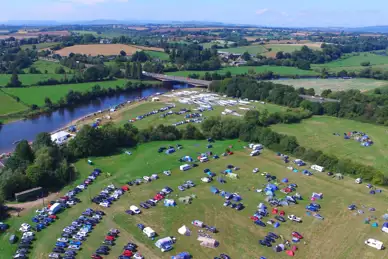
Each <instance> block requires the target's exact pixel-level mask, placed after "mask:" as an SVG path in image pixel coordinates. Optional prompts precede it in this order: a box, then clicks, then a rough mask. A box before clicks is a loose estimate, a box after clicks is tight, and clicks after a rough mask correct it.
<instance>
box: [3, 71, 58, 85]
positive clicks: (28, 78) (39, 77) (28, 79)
mask: <svg viewBox="0 0 388 259" xmlns="http://www.w3.org/2000/svg"><path fill="white" fill-rule="evenodd" d="M43 72H44V71H43ZM11 76H12V75H8V74H0V87H1V86H2V87H4V86H6V85H7V84H8V83H9V81H10V79H11ZM18 77H19V80H20V82H22V84H23V85H24V86H31V85H36V84H37V83H38V82H39V81H45V80H47V79H50V78H54V79H57V80H60V79H62V78H64V75H58V74H19V75H18Z"/></svg>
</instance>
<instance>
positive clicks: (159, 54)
mask: <svg viewBox="0 0 388 259" xmlns="http://www.w3.org/2000/svg"><path fill="white" fill-rule="evenodd" d="M144 52H145V53H147V54H148V55H150V56H151V58H158V59H160V60H169V59H170V56H169V55H168V54H167V53H165V52H160V51H152V50H146V51H144Z"/></svg>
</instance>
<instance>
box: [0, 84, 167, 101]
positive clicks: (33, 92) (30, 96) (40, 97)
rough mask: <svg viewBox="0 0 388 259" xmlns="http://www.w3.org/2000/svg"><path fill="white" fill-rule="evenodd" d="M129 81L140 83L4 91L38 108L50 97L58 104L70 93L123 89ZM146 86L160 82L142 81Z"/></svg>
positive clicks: (44, 87)
mask: <svg viewBox="0 0 388 259" xmlns="http://www.w3.org/2000/svg"><path fill="white" fill-rule="evenodd" d="M128 81H131V82H140V81H138V80H124V79H117V80H114V81H102V82H90V83H80V84H65V85H54V86H34V87H27V88H4V91H5V92H7V93H9V94H12V95H15V96H18V97H19V98H20V100H22V101H23V102H25V103H27V104H29V105H31V104H36V105H38V106H41V105H44V99H45V98H46V97H49V98H50V99H51V101H52V102H54V103H56V102H58V101H59V99H60V98H61V97H65V96H66V94H67V93H68V92H69V91H70V90H73V91H78V92H87V91H89V90H91V89H92V88H93V86H95V85H99V86H101V88H105V89H107V88H116V86H120V87H123V86H124V85H125V84H126V83H127V82H128ZM142 82H143V83H145V84H148V83H151V84H160V82H158V81H142Z"/></svg>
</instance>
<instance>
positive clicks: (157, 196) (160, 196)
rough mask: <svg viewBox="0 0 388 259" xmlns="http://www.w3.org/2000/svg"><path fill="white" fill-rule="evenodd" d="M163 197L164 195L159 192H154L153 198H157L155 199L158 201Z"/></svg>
mask: <svg viewBox="0 0 388 259" xmlns="http://www.w3.org/2000/svg"><path fill="white" fill-rule="evenodd" d="M163 198H164V196H163V195H161V194H160V193H158V194H156V195H155V196H154V200H157V201H160V200H162V199H163Z"/></svg>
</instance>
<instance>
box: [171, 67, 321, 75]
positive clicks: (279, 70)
mask: <svg viewBox="0 0 388 259" xmlns="http://www.w3.org/2000/svg"><path fill="white" fill-rule="evenodd" d="M249 70H253V71H255V72H256V73H263V72H266V71H272V72H274V73H275V74H278V75H280V76H295V75H298V76H314V75H317V73H316V72H315V71H312V70H302V69H299V68H296V67H281V66H257V67H249V66H244V67H224V68H222V69H220V70H217V71H177V72H168V73H166V74H168V75H174V76H188V75H191V74H199V75H204V74H205V73H206V72H209V73H214V72H217V73H219V74H225V73H226V72H227V71H230V72H231V73H232V75H239V74H245V73H248V71H249Z"/></svg>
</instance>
